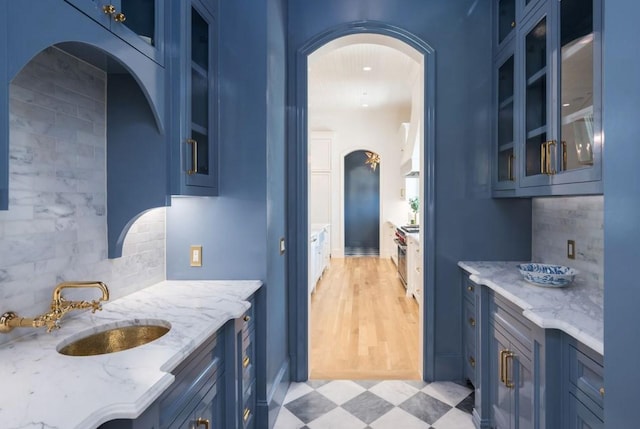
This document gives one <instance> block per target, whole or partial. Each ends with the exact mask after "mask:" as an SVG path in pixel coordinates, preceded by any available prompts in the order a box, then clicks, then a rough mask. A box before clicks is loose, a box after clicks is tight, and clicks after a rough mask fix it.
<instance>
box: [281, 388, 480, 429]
mask: <svg viewBox="0 0 640 429" xmlns="http://www.w3.org/2000/svg"><path fill="white" fill-rule="evenodd" d="M472 408H473V393H472V390H471V389H469V388H467V387H465V386H461V385H459V384H456V383H451V382H435V383H425V382H422V381H363V380H354V381H349V380H334V381H318V380H310V381H307V382H306V383H292V384H291V386H290V387H289V391H288V392H287V396H286V398H285V400H284V406H283V407H282V408H281V409H280V414H279V415H278V419H277V420H276V424H275V429H400V428H401V429H473V428H474V426H473V423H472V421H471V410H472Z"/></svg>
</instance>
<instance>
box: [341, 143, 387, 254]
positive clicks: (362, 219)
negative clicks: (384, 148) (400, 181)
mask: <svg viewBox="0 0 640 429" xmlns="http://www.w3.org/2000/svg"><path fill="white" fill-rule="evenodd" d="M366 160H367V155H366V153H365V151H364V150H357V151H354V152H351V153H349V154H347V155H346V156H345V157H344V247H345V255H354V254H355V255H358V254H360V253H358V252H361V251H363V250H364V251H365V254H373V253H370V252H372V251H375V254H377V253H378V252H379V251H380V169H379V168H376V169H375V170H372V169H371V168H370V166H369V165H368V164H365V161H366ZM354 251H355V253H352V252H354ZM367 251H369V252H367Z"/></svg>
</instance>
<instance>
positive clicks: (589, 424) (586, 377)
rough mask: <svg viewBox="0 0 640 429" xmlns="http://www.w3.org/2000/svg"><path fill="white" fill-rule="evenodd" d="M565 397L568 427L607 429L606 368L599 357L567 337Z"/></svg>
mask: <svg viewBox="0 0 640 429" xmlns="http://www.w3.org/2000/svg"><path fill="white" fill-rule="evenodd" d="M563 365H564V367H563V371H562V373H563V374H564V378H563V381H564V388H563V395H564V399H565V400H566V402H567V406H566V407H565V408H567V410H568V412H567V415H566V416H565V420H564V425H563V426H564V427H566V428H568V429H578V428H579V429H585V428H590V429H600V428H603V427H604V423H603V421H604V393H605V392H604V367H603V358H602V356H601V355H599V354H598V353H595V352H594V351H593V350H591V349H589V348H588V347H586V346H584V345H583V344H581V343H579V342H578V341H576V340H575V339H573V338H571V337H569V336H565V338H564V342H563Z"/></svg>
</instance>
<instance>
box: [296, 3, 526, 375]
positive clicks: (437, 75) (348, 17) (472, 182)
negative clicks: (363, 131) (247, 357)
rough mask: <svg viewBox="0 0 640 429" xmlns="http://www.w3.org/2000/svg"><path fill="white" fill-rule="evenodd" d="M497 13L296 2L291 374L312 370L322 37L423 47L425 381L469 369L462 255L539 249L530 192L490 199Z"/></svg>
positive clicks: (476, 6) (460, 6)
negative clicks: (312, 132) (316, 110)
mask: <svg viewBox="0 0 640 429" xmlns="http://www.w3.org/2000/svg"><path fill="white" fill-rule="evenodd" d="M490 21H491V17H490V4H489V3H487V2H477V1H461V2H439V1H435V0H429V1H425V0H410V1H406V2H403V4H402V6H401V7H399V6H398V4H397V2H395V1H391V0H371V1H368V2H366V3H363V2H362V1H359V0H331V1H325V2H309V1H304V0H291V1H289V4H288V23H289V28H288V33H289V38H288V49H289V51H288V52H289V54H288V57H289V68H288V76H289V79H288V80H289V91H288V94H289V106H291V107H290V109H289V125H290V128H289V134H288V140H289V145H288V160H289V163H288V166H287V174H288V182H287V183H288V189H287V195H288V201H289V208H288V215H287V217H288V237H289V240H288V246H289V260H288V261H289V263H288V266H289V268H288V269H289V272H288V281H289V284H290V285H291V286H290V288H289V312H290V315H289V320H290V323H289V338H290V344H292V349H291V359H292V379H294V380H305V379H306V378H307V375H308V349H307V348H308V337H307V335H308V333H307V318H308V308H307V295H306V289H305V285H306V281H305V279H307V267H306V262H305V261H307V249H306V245H307V239H306V237H307V195H306V189H307V188H306V186H307V179H306V175H307V171H306V169H307V153H306V144H305V142H306V132H307V131H306V130H307V126H306V115H307V110H306V106H307V103H306V69H307V68H306V61H307V55H309V54H310V53H311V52H313V51H314V50H315V49H316V48H318V47H319V46H321V45H323V44H324V43H326V42H329V41H331V40H333V39H335V38H337V37H340V36H344V35H347V34H355V33H367V32H371V33H378V34H386V35H389V36H392V37H396V38H398V39H400V40H402V41H404V42H406V43H408V44H410V45H411V46H413V47H414V48H416V49H417V50H419V51H420V52H421V53H423V54H424V55H425V65H426V66H425V67H426V70H427V71H426V78H425V83H426V91H425V95H426V102H425V106H426V111H425V116H426V117H425V124H427V125H426V127H425V128H426V130H428V131H427V135H426V141H425V147H424V152H423V153H425V154H426V169H425V170H426V173H425V176H426V177H425V198H426V204H425V205H424V207H425V208H426V210H425V213H424V214H423V216H424V219H422V220H421V222H420V223H421V224H422V225H425V226H426V228H425V243H424V249H423V254H424V255H425V260H424V262H423V266H424V267H425V273H426V275H425V279H424V280H425V294H424V298H423V299H424V306H423V307H424V309H425V337H424V344H425V350H424V356H425V360H424V377H425V379H427V380H435V379H448V380H452V379H458V380H459V379H462V377H463V359H462V355H463V351H462V344H461V341H460V338H461V332H462V331H461V329H462V328H461V323H460V321H461V310H460V299H461V295H460V294H461V291H460V288H459V287H457V285H458V284H459V281H460V280H459V272H458V269H457V267H456V262H457V261H458V260H461V259H468V258H470V259H517V258H523V259H529V258H530V244H531V241H530V232H531V229H530V228H531V227H530V222H531V205H530V201H528V200H525V199H523V200H512V201H511V200H510V201H507V200H494V199H492V198H491V178H490V171H489V170H490V168H489V166H490V163H491V161H490V160H491V157H492V155H491V152H490V147H491V146H490V145H491V138H490V135H491V126H490V123H491V118H492V111H491V106H492V103H491V79H492V78H491V76H492V71H491V70H492V61H491V48H492V44H491V37H490V34H491V26H488V25H487V22H490ZM434 48H435V50H436V51H437V63H436V55H435V52H434ZM480 225H481V227H479V226H480Z"/></svg>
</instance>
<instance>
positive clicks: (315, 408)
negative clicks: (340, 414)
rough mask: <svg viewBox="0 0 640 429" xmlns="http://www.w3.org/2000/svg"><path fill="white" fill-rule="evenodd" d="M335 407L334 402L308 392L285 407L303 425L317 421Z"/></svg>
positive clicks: (315, 393) (316, 393)
mask: <svg viewBox="0 0 640 429" xmlns="http://www.w3.org/2000/svg"><path fill="white" fill-rule="evenodd" d="M337 406H338V405H336V404H335V403H334V402H332V401H330V400H329V399H327V398H326V397H324V396H323V395H321V394H319V393H318V392H315V391H314V392H309V393H307V394H306V395H303V396H301V397H299V398H298V399H295V400H293V401H291V402H289V403H288V404H286V405H285V407H286V408H287V409H288V410H289V411H291V412H292V413H293V415H294V416H296V417H297V418H299V419H300V420H302V421H303V422H304V423H309V422H310V421H313V420H315V419H317V418H318V417H320V416H321V415H323V414H326V413H328V412H329V411H331V410H333V409H334V408H336V407H337Z"/></svg>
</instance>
